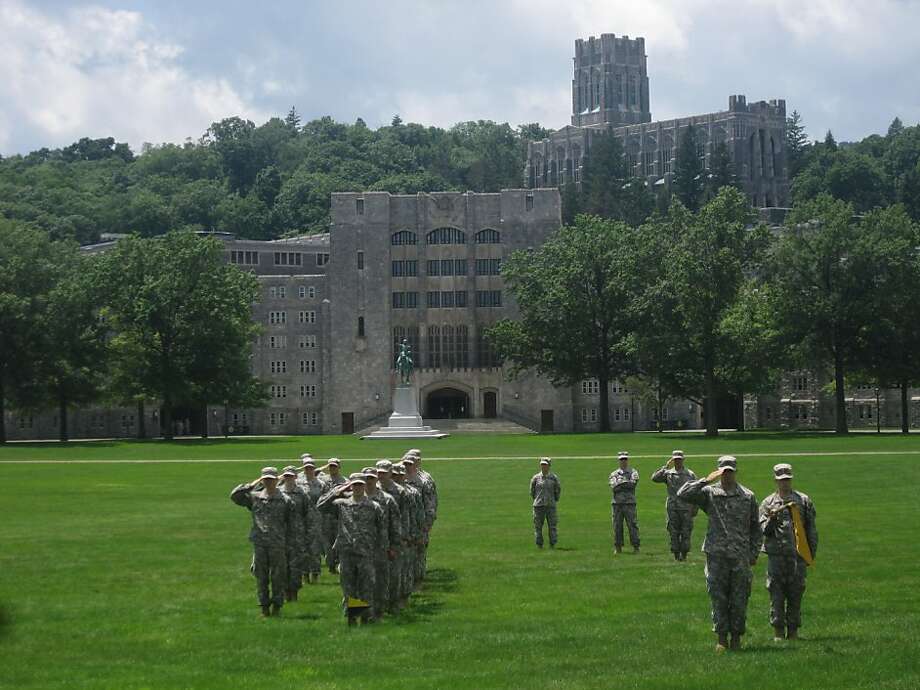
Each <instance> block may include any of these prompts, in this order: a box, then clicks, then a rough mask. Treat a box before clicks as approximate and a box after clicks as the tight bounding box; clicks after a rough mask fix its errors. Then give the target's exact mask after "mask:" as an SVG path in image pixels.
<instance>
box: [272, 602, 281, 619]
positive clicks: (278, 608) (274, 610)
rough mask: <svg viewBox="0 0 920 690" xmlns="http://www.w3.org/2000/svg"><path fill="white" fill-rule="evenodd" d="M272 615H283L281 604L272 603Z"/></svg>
mask: <svg viewBox="0 0 920 690" xmlns="http://www.w3.org/2000/svg"><path fill="white" fill-rule="evenodd" d="M272 615H273V616H275V617H278V616H280V615H281V604H272Z"/></svg>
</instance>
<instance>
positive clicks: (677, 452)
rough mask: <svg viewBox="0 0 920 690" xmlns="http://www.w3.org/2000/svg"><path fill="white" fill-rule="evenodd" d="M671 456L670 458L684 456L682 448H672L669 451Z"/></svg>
mask: <svg viewBox="0 0 920 690" xmlns="http://www.w3.org/2000/svg"><path fill="white" fill-rule="evenodd" d="M671 457H672V458H682V457H684V451H682V450H672V451H671Z"/></svg>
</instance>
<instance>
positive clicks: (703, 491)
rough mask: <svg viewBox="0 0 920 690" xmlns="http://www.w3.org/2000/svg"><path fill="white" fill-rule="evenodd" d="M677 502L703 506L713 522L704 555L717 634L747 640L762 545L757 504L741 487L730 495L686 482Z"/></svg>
mask: <svg viewBox="0 0 920 690" xmlns="http://www.w3.org/2000/svg"><path fill="white" fill-rule="evenodd" d="M677 497H678V498H680V499H681V500H684V501H687V502H689V503H692V504H694V505H697V506H699V507H700V508H702V509H703V511H704V512H705V513H706V515H708V516H709V527H708V529H707V531H706V538H705V539H704V540H703V552H704V553H705V554H706V570H705V572H706V587H707V589H708V590H709V598H710V600H711V602H712V624H713V627H712V629H713V632H716V633H718V634H719V635H725V634H727V633H729V632H730V633H732V634H733V635H743V634H744V632H745V622H746V618H747V604H748V598H749V597H750V596H751V579H752V578H753V573H752V571H751V564H752V563H753V562H754V561H755V560H756V559H757V554H758V552H759V551H760V545H761V543H762V542H763V534H762V533H761V531H760V523H759V522H758V515H757V499H755V498H754V494H753V492H751V490H750V489H747V488H745V487H743V486H741V484H736V485H735V487H734V488H732V489H731V490H730V491H726V490H725V489H723V488H722V486H721V485H720V484H718V483H717V484H711V485H709V484H707V482H706V480H705V479H698V480H696V481H691V482H687V483H686V484H684V485H683V486H682V487H681V488H680V489H678V491H677Z"/></svg>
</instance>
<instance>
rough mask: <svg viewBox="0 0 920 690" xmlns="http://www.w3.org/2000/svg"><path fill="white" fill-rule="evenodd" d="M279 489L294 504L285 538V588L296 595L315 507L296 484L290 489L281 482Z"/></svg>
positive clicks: (301, 580)
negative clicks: (292, 517)
mask: <svg viewBox="0 0 920 690" xmlns="http://www.w3.org/2000/svg"><path fill="white" fill-rule="evenodd" d="M279 491H281V492H282V493H284V495H285V496H287V497H288V498H289V499H291V503H293V505H294V519H293V520H291V524H290V532H289V534H288V538H287V545H286V546H287V548H286V553H287V563H288V586H287V590H288V592H289V593H290V594H292V595H294V596H295V597H296V594H297V591H298V590H299V589H300V586H301V583H302V582H303V574H304V573H305V572H306V565H307V553H308V550H309V543H308V541H307V538H308V535H311V534H312V533H313V531H314V530H315V527H316V520H317V513H316V507H315V506H314V505H313V503H312V502H311V501H310V498H309V497H308V496H307V494H306V493H304V491H303V489H301V488H300V487H299V486H297V485H296V484H295V485H294V487H293V488H292V489H288V488H287V486H285V485H284V484H282V485H281V486H280V488H279Z"/></svg>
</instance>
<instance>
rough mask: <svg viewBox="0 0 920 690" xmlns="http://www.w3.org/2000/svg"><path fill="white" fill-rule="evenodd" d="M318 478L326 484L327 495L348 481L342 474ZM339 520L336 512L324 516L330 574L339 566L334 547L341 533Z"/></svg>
mask: <svg viewBox="0 0 920 690" xmlns="http://www.w3.org/2000/svg"><path fill="white" fill-rule="evenodd" d="M317 476H318V477H319V478H320V480H321V481H322V482H324V483H325V485H326V492H327V493H329V492H331V491H332V490H333V489H334V488H335V487H337V486H340V485H342V484H345V483H346V482H347V481H348V480H347V479H345V477H343V476H342V475H341V474H340V475H339V476H338V477H333V476H332V475H327V474H325V473H323V472H320V473H319V474H318V475H317ZM318 504H319V499H317V507H318ZM338 520H339V516H338V514H337V513H335V512H331V513H325V514H324V515H323V528H322V533H323V551H324V552H325V553H326V566H327V567H328V568H329V572H330V573H334V572H335V570H336V568H337V567H338V565H339V558H338V555H337V554H336V552H335V545H334V544H335V537H336V534H338V531H339V526H338Z"/></svg>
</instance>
